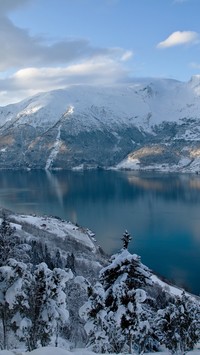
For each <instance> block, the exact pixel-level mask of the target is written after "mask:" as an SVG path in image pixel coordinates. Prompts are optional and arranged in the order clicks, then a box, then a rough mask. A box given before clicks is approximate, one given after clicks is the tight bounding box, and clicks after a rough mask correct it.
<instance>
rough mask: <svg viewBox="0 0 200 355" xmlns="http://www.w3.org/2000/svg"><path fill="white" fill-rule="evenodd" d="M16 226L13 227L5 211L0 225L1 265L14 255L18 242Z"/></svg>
mask: <svg viewBox="0 0 200 355" xmlns="http://www.w3.org/2000/svg"><path fill="white" fill-rule="evenodd" d="M14 233H15V228H12V227H11V225H10V223H9V222H8V219H7V217H6V214H5V212H4V213H3V216H2V222H1V225H0V266H2V265H5V264H6V261H7V260H8V259H9V258H13V257H14V249H15V244H16V242H17V240H16V237H15V235H14Z"/></svg>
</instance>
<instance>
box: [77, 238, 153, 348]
mask: <svg viewBox="0 0 200 355" xmlns="http://www.w3.org/2000/svg"><path fill="white" fill-rule="evenodd" d="M124 236H125V242H124ZM122 240H123V249H122V250H121V252H120V253H119V254H116V255H114V256H112V258H111V262H110V264H109V265H108V266H107V267H105V268H103V269H102V270H101V272H100V283H98V284H96V285H95V287H93V288H91V291H90V294H89V301H88V303H87V304H86V306H85V307H86V309H87V312H85V315H86V316H85V320H86V321H87V323H86V330H87V332H88V329H90V330H91V329H92V326H91V325H94V324H95V331H93V333H92V336H91V332H90V333H89V332H88V334H90V340H89V343H90V344H91V345H92V344H93V347H92V348H93V350H95V349H97V347H98V346H99V345H100V344H101V348H102V344H103V343H104V344H105V343H107V351H108V348H109V350H110V351H113V352H120V351H122V349H124V350H127V349H128V350H129V351H130V352H131V351H132V344H133V342H135V341H136V339H138V332H137V330H138V328H139V324H140V321H141V320H142V317H143V319H144V318H145V309H144V308H143V306H142V304H143V303H144V302H145V300H146V292H145V291H144V288H145V287H146V286H147V285H151V284H152V282H151V279H150V272H149V270H148V268H147V267H145V266H144V265H143V264H142V263H141V261H140V258H139V257H138V256H137V255H135V254H134V255H132V254H130V253H129V252H128V250H127V247H128V244H127V241H128V242H129V241H130V235H129V234H128V232H125V235H123V238H122ZM82 311H83V309H82ZM95 322H96V323H95ZM106 339H107V340H106ZM99 347H100V346H99Z"/></svg>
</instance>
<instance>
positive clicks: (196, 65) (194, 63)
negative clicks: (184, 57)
mask: <svg viewBox="0 0 200 355" xmlns="http://www.w3.org/2000/svg"><path fill="white" fill-rule="evenodd" d="M190 67H191V68H193V69H200V63H196V62H191V63H190Z"/></svg>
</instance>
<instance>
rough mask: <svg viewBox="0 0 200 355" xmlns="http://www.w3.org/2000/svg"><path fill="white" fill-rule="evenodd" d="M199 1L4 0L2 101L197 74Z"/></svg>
mask: <svg viewBox="0 0 200 355" xmlns="http://www.w3.org/2000/svg"><path fill="white" fill-rule="evenodd" d="M199 14H200V0H0V48H1V54H0V105H5V104H7V103H10V102H16V101H18V100H20V99H22V98H25V97H26V96H29V95H32V94H35V93H37V92H38V91H47V90H52V89H57V88H63V87H65V86H67V85H71V84H90V85H115V84H117V83H120V82H130V81H131V80H133V78H134V77H164V78H173V79H176V80H181V81H188V80H189V79H190V77H191V76H192V75H195V74H199V73H200V55H199V54H200V21H199Z"/></svg>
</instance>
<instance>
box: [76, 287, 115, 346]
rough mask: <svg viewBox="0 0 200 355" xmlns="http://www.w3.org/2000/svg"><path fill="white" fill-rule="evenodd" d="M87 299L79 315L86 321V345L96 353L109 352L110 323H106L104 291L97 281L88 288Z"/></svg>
mask: <svg viewBox="0 0 200 355" xmlns="http://www.w3.org/2000/svg"><path fill="white" fill-rule="evenodd" d="M88 296H89V299H88V301H87V302H86V303H85V304H84V305H83V306H82V307H81V308H80V311H79V313H80V316H81V317H82V318H83V319H84V320H85V321H86V324H85V330H86V333H87V335H88V342H87V347H89V348H91V349H92V350H93V351H95V352H97V353H105V352H111V350H112V348H111V345H110V339H109V337H108V334H109V327H110V324H108V323H107V319H106V318H107V310H106V308H105V291H104V289H103V287H102V285H101V284H100V283H99V282H97V283H96V284H95V285H94V286H93V287H92V286H91V287H89V288H88Z"/></svg>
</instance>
